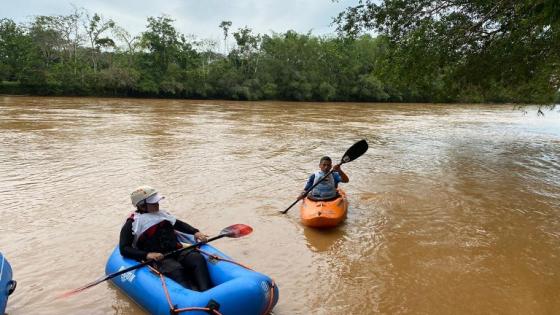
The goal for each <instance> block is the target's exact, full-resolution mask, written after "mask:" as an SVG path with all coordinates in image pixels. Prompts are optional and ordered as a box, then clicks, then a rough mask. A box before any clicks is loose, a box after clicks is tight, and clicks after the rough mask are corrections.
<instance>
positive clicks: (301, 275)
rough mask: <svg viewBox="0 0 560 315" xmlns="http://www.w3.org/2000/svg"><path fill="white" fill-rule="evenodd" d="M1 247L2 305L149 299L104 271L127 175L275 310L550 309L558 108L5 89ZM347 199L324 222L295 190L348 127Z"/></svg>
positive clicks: (132, 308)
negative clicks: (307, 213) (351, 150)
mask: <svg viewBox="0 0 560 315" xmlns="http://www.w3.org/2000/svg"><path fill="white" fill-rule="evenodd" d="M0 113H1V115H0V158H1V160H2V163H0V200H3V206H2V210H1V214H2V216H1V218H2V220H1V223H0V235H1V237H0V250H1V251H2V252H3V253H4V254H5V255H6V257H7V258H8V259H9V260H10V262H11V264H12V267H13V269H14V275H15V278H16V279H17V280H18V289H17V290H16V293H15V294H14V295H13V296H12V297H11V298H10V301H9V305H8V309H7V311H8V313H9V314H10V315H21V314H77V313H83V312H86V313H88V314H126V315H131V314H144V313H143V311H142V310H141V309H140V308H139V307H138V306H136V305H135V304H134V303H133V302H131V300H129V299H128V298H127V297H126V296H124V295H122V294H121V293H120V292H118V291H117V290H116V289H115V288H114V287H112V286H111V285H110V284H108V283H102V284H99V285H98V286H96V287H94V288H91V289H89V290H87V291H85V292H82V293H80V294H78V295H76V296H74V297H72V298H69V299H64V300H60V299H54V298H53V297H54V296H56V295H57V294H59V293H61V292H63V291H65V290H68V289H71V288H75V287H78V286H81V285H83V284H85V283H88V282H90V281H92V280H94V279H97V278H99V277H100V276H102V275H103V271H104V265H105V262H106V259H107V257H108V256H109V254H110V253H111V251H112V249H113V248H114V246H115V245H116V243H117V241H118V236H119V231H120V227H121V225H122V224H123V223H124V220H125V218H126V217H127V215H128V214H129V213H130V212H131V211H132V209H131V207H130V201H129V200H128V198H129V197H128V196H129V194H130V191H131V189H133V188H135V187H137V186H139V185H141V184H150V185H152V186H155V187H157V188H158V189H159V190H160V191H161V192H162V193H163V194H164V195H165V196H166V199H165V200H164V202H163V203H162V208H164V209H168V210H170V211H171V212H172V213H173V214H175V215H176V216H177V217H179V218H182V219H184V220H186V221H187V222H189V223H191V224H192V225H194V226H196V227H198V228H200V229H201V230H202V231H204V232H206V233H207V234H210V235H213V234H217V233H219V231H220V230H221V229H222V228H224V227H226V226H229V225H231V224H234V223H244V224H248V225H251V226H252V227H253V228H254V232H253V233H252V234H251V235H250V236H249V237H247V238H241V239H221V240H219V241H216V243H215V244H214V245H215V246H216V247H218V248H219V249H220V250H222V251H223V252H225V253H227V254H228V255H230V256H231V257H232V258H233V259H235V260H237V261H239V262H241V263H243V264H246V265H248V266H250V267H252V268H254V269H255V270H257V271H261V272H263V273H266V274H268V275H270V276H271V277H272V278H274V280H275V281H276V283H277V284H278V285H279V288H280V302H279V304H278V306H277V307H276V309H275V310H274V313H275V314H277V315H278V314H280V315H282V314H286V315H287V314H290V315H291V314H329V315H331V314H349V313H357V314H480V313H484V314H555V313H557V311H558V309H560V299H558V292H560V272H558V266H560V233H559V232H558V231H560V213H559V212H558V209H559V207H558V206H559V205H560V160H559V158H558V157H559V156H560V154H559V153H560V149H559V148H560V146H559V144H560V124H559V121H560V115H559V113H558V112H557V111H551V112H546V116H544V117H538V116H537V115H536V110H534V109H531V108H530V109H529V110H527V114H524V113H523V112H521V111H516V110H513V109H512V107H511V106H496V105H444V104H441V105H426V104H354V103H283V102H258V103H245V102H222V101H204V102H202V101H181V100H142V99H98V98H36V97H10V96H0ZM362 138H366V139H368V142H369V144H370V149H369V151H368V152H367V153H366V154H365V155H363V156H362V157H360V158H359V159H357V160H355V161H353V162H351V163H348V164H345V165H344V170H345V172H346V173H347V174H348V175H349V177H350V182H349V183H347V184H344V189H345V190H346V192H347V193H348V197H349V201H350V207H349V213H348V218H347V220H346V222H345V224H343V225H341V226H339V227H338V228H336V229H333V230H330V231H316V230H313V229H309V228H306V227H303V226H301V225H300V224H299V221H298V211H297V210H295V209H294V210H292V211H290V212H288V214H286V215H283V214H280V213H279V211H280V210H283V209H285V208H286V207H287V206H288V205H289V204H290V203H291V202H293V201H294V200H295V197H296V196H297V194H298V193H299V192H300V191H301V189H302V187H303V185H304V184H305V180H306V179H307V177H308V175H309V174H310V173H311V172H313V171H315V170H316V167H317V162H318V160H319V158H320V157H321V156H323V155H330V156H331V157H332V158H333V159H335V160H337V159H338V158H340V156H341V155H342V154H343V153H344V152H345V151H346V149H348V147H349V146H350V145H352V144H353V143H355V142H356V141H357V140H359V139H362Z"/></svg>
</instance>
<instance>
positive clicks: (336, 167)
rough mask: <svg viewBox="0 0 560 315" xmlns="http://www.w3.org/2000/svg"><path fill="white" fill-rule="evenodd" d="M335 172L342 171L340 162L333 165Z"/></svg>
mask: <svg viewBox="0 0 560 315" xmlns="http://www.w3.org/2000/svg"><path fill="white" fill-rule="evenodd" d="M332 169H333V171H334V172H340V164H335V166H333V167H332Z"/></svg>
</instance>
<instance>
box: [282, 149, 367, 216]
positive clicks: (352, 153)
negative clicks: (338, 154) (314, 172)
mask: <svg viewBox="0 0 560 315" xmlns="http://www.w3.org/2000/svg"><path fill="white" fill-rule="evenodd" d="M367 149H368V144H367V141H366V140H360V141H358V142H356V143H354V144H353V145H352V146H351V147H350V148H348V150H346V153H344V155H343V156H342V159H340V163H339V165H342V164H344V163H348V162H351V161H354V160H355V159H357V158H359V157H360V156H362V155H363V154H364V153H366V151H367ZM332 172H333V170H332V169H331V170H330V171H329V172H328V173H327V174H325V176H323V177H321V179H319V180H318V181H317V182H316V183H315V185H313V186H311V188H309V189H308V190H306V191H305V194H304V197H305V196H307V194H309V192H310V191H312V190H313V188H315V186H317V185H319V183H320V182H322V181H323V180H325V178H327V176H329V175H330V174H331V173H332ZM302 199H303V198H302ZM298 201H300V199H297V200H296V201H294V202H293V203H292V204H291V205H290V206H289V207H288V208H286V210H284V211H280V212H282V213H286V212H288V210H290V209H291V208H292V207H293V206H294V205H295V204H296V203H297V202H298Z"/></svg>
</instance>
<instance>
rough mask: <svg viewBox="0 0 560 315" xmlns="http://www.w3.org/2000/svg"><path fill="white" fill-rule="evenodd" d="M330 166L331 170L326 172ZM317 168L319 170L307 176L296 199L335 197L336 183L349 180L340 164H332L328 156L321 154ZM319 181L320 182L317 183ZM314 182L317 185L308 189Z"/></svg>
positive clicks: (327, 198) (326, 198) (336, 193)
mask: <svg viewBox="0 0 560 315" xmlns="http://www.w3.org/2000/svg"><path fill="white" fill-rule="evenodd" d="M331 167H332V169H333V172H332V173H330V174H328V173H329V171H330V170H331ZM319 169H320V170H319V171H317V172H315V173H313V174H312V175H311V176H309V179H308V180H307V184H306V185H305V188H304V189H303V191H302V192H301V194H299V196H298V200H300V199H303V198H305V197H306V196H307V197H309V198H310V199H312V200H329V199H333V198H336V197H337V196H338V192H337V191H336V188H337V187H338V183H348V181H349V180H350V179H349V178H348V175H346V173H344V172H343V171H342V169H341V168H340V164H336V165H335V166H332V160H331V158H330V157H328V156H323V157H322V158H321V160H320V161H319ZM327 174H328V176H327V178H325V179H324V180H322V181H321V179H323V177H325V175H327ZM319 181H321V182H320V183H319V184H317V182H319ZM315 184H317V186H315V187H314V188H313V190H311V191H309V189H311V187H313V185H315ZM308 192H309V193H308Z"/></svg>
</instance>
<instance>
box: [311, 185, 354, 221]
mask: <svg viewBox="0 0 560 315" xmlns="http://www.w3.org/2000/svg"><path fill="white" fill-rule="evenodd" d="M338 194H339V195H340V196H338V198H336V199H333V200H328V201H322V200H321V201H315V200H311V199H309V198H305V199H303V203H302V204H301V208H300V217H301V223H302V224H303V225H306V226H310V227H316V228H329V227H334V226H337V225H338V224H340V222H342V221H344V219H346V213H347V212H348V199H346V193H345V192H344V191H343V190H342V189H340V188H339V189H338Z"/></svg>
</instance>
